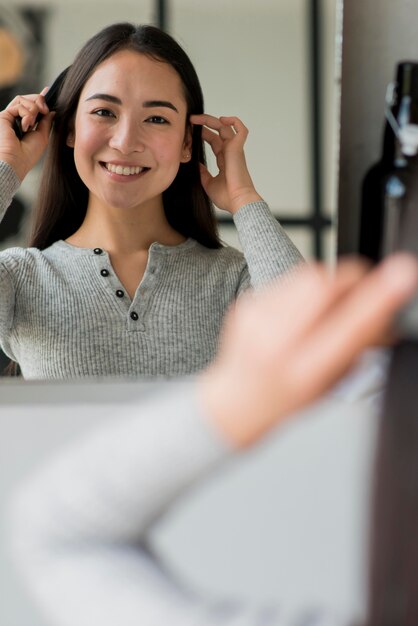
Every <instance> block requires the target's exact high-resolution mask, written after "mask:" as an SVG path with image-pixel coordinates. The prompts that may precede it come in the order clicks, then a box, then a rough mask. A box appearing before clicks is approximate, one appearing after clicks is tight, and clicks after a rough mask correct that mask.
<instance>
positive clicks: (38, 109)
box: [6, 93, 49, 132]
mask: <svg viewBox="0 0 418 626" xmlns="http://www.w3.org/2000/svg"><path fill="white" fill-rule="evenodd" d="M6 110H7V111H9V112H10V113H11V114H12V115H13V116H14V117H20V118H21V120H22V129H23V131H24V132H27V130H29V128H30V127H32V126H33V125H34V124H35V123H36V118H37V116H38V114H43V115H45V114H47V113H48V111H49V109H48V106H47V104H46V102H45V98H44V95H43V93H40V94H29V95H25V96H16V97H15V98H14V99H13V100H12V101H11V103H10V104H9V105H8V106H7V107H6Z"/></svg>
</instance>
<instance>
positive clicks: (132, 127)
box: [109, 119, 145, 154]
mask: <svg viewBox="0 0 418 626" xmlns="http://www.w3.org/2000/svg"><path fill="white" fill-rule="evenodd" d="M109 146H110V147H111V148H115V149H116V150H118V151H119V152H122V153H123V154H130V153H131V152H144V150H145V143H144V138H143V133H142V131H141V129H140V126H139V125H138V121H137V120H131V119H124V120H119V122H118V123H117V124H116V125H115V126H114V127H113V129H112V136H111V138H110V140H109Z"/></svg>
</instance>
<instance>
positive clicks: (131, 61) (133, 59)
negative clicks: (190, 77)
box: [83, 50, 185, 101]
mask: <svg viewBox="0 0 418 626" xmlns="http://www.w3.org/2000/svg"><path fill="white" fill-rule="evenodd" d="M101 85H103V86H106V87H113V89H115V90H117V89H122V88H123V89H124V90H127V89H128V90H129V91H132V92H135V91H140V90H144V89H147V90H157V91H158V92H160V93H167V94H171V96H172V97H177V98H180V99H182V100H183V101H184V100H185V98H184V87H183V84H182V80H181V78H180V76H179V74H178V73H177V71H176V70H175V69H174V68H173V67H172V66H171V65H170V64H169V63H167V62H165V61H160V60H158V59H154V58H151V57H149V56H147V55H145V54H142V53H140V52H136V51H133V50H121V51H118V52H115V53H114V54H112V55H111V56H110V57H108V58H107V59H105V60H104V61H103V62H102V63H100V64H99V65H98V66H97V67H96V69H95V70H94V72H93V73H92V74H91V76H90V77H89V79H88V80H87V81H86V83H85V85H84V87H83V92H85V91H87V90H91V89H93V90H96V89H97V88H100V86H101Z"/></svg>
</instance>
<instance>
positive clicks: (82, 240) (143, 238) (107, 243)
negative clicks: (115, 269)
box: [67, 203, 186, 254]
mask: <svg viewBox="0 0 418 626" xmlns="http://www.w3.org/2000/svg"><path fill="white" fill-rule="evenodd" d="M185 239H186V237H184V236H183V235H181V234H180V233H179V232H177V231H176V230H174V228H172V227H171V226H170V224H169V223H168V221H167V218H166V216H165V213H164V209H163V207H162V203H161V206H159V207H153V208H152V210H150V209H148V210H147V209H143V208H141V207H140V208H133V209H112V208H108V209H104V208H103V207H95V206H94V205H92V204H91V203H89V206H88V208H87V212H86V217H85V218H84V221H83V223H82V224H81V226H80V228H79V229H78V230H77V231H76V232H75V233H74V234H73V235H71V236H70V237H68V238H67V242H68V243H70V244H72V245H74V246H77V247H80V248H96V247H98V248H103V250H107V251H108V252H110V253H112V252H113V253H115V254H119V253H123V254H129V253H135V252H138V251H140V250H148V249H149V247H150V245H151V244H152V243H153V242H155V241H156V242H158V243H161V244H164V245H168V246H175V245H178V244H180V243H183V242H184V241H185Z"/></svg>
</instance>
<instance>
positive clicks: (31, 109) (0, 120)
mask: <svg viewBox="0 0 418 626" xmlns="http://www.w3.org/2000/svg"><path fill="white" fill-rule="evenodd" d="M46 91H47V88H45V89H44V90H42V91H41V93H40V94H28V95H25V96H16V97H15V98H13V100H12V101H11V102H10V104H8V105H7V107H6V108H5V109H4V110H3V111H1V112H0V160H2V161H6V163H8V164H9V165H11V166H12V168H13V169H14V171H15V172H16V174H17V176H18V177H19V178H20V180H21V181H22V180H23V179H24V178H25V176H26V174H27V173H28V172H29V171H30V170H31V169H32V168H33V167H34V166H35V165H36V163H37V162H38V161H39V159H40V158H41V156H42V154H43V153H44V151H45V149H46V147H47V145H48V139H49V133H50V130H51V125H52V119H53V116H54V114H53V113H50V112H49V109H48V107H47V105H46V103H45V98H44V94H45V93H46ZM38 113H41V114H42V116H43V117H42V119H41V120H40V121H39V122H38V124H37V125H36V129H35V130H33V131H32V129H33V127H34V126H35V124H36V117H37V115H38ZM17 117H20V118H21V120H22V130H23V131H24V133H25V134H24V136H23V138H22V139H19V138H18V137H17V135H16V133H15V131H14V128H13V125H14V122H15V119H16V118H17ZM27 131H29V132H27Z"/></svg>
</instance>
